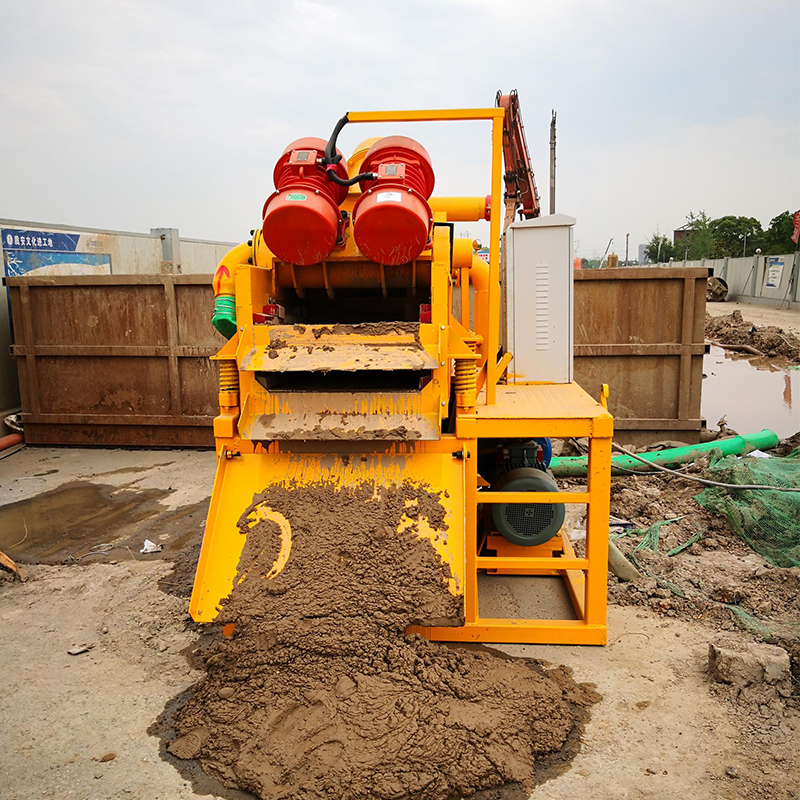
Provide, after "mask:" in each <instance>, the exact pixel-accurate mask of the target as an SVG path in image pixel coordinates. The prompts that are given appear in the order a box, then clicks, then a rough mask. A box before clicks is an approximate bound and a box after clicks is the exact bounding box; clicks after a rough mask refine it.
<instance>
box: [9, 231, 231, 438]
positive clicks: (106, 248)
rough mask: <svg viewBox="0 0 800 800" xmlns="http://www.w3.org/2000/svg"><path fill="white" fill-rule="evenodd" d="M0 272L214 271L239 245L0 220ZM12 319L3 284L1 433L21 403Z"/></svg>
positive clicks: (159, 233)
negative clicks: (6, 421)
mask: <svg viewBox="0 0 800 800" xmlns="http://www.w3.org/2000/svg"><path fill="white" fill-rule="evenodd" d="M0 231H2V251H3V264H2V273H1V274H2V276H3V277H4V278H6V277H22V276H30V277H34V276H36V277H44V276H58V275H98V276H99V275H182V274H183V275H185V274H190V275H194V274H204V275H208V274H209V273H212V272H214V270H215V269H216V267H217V264H218V263H219V261H220V259H221V258H222V256H223V255H224V254H225V253H226V252H227V251H228V250H229V249H230V248H231V247H232V246H233V245H234V244H235V243H234V242H216V241H206V240H202V239H186V238H181V236H180V234H179V231H178V229H177V228H152V229H151V230H150V232H149V233H134V232H130V231H114V230H106V229H101V228H86V227H81V226H68V225H57V224H51V223H42V222H29V221H25V220H14V219H0ZM12 328H13V322H12V320H11V318H10V303H9V298H8V293H7V290H6V288H5V287H4V286H3V287H0V435H2V434H4V433H7V432H8V428H7V427H6V426H5V425H4V424H3V418H4V417H5V416H6V415H8V414H11V413H13V412H15V411H18V410H19V408H20V391H19V384H18V380H17V369H16V367H15V365H14V359H13V356H12V355H11V352H10V346H11V343H12V336H13V333H12Z"/></svg>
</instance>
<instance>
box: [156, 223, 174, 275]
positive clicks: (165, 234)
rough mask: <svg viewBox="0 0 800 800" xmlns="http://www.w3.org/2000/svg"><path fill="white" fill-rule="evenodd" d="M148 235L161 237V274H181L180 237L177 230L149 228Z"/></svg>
mask: <svg viewBox="0 0 800 800" xmlns="http://www.w3.org/2000/svg"><path fill="white" fill-rule="evenodd" d="M150 233H152V234H155V235H157V236H160V237H161V272H162V273H165V272H168V273H172V274H173V275H177V274H180V272H181V237H180V234H179V233H178V229H177V228H150Z"/></svg>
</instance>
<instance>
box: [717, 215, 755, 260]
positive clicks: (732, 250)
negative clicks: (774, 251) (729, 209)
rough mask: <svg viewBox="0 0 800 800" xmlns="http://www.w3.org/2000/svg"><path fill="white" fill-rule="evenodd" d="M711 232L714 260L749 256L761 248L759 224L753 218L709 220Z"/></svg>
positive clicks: (730, 217) (728, 217) (729, 217)
mask: <svg viewBox="0 0 800 800" xmlns="http://www.w3.org/2000/svg"><path fill="white" fill-rule="evenodd" d="M711 230H712V232H713V234H714V252H713V253H712V255H713V257H714V258H724V257H725V256H727V257H728V258H736V257H739V256H742V255H748V256H751V255H753V253H755V251H756V248H757V247H761V244H762V238H763V236H764V231H763V230H762V228H761V223H760V222H759V221H758V220H757V219H756V218H755V217H734V216H727V217H720V218H719V219H714V220H711ZM745 241H746V242H747V246H746V248H745Z"/></svg>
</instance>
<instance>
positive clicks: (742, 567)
mask: <svg viewBox="0 0 800 800" xmlns="http://www.w3.org/2000/svg"><path fill="white" fill-rule="evenodd" d="M167 462H170V463H167ZM54 470H57V472H56V471H54ZM213 471H214V454H213V453H208V452H189V451H183V452H177V453H173V452H171V453H163V452H162V453H155V452H146V451H137V452H131V451H121V450H117V451H88V450H79V449H63V450H55V449H47V448H25V449H23V450H21V451H19V452H18V453H15V454H13V455H12V456H10V457H8V458H5V459H0V537H2V538H3V541H4V542H5V543H6V545H5V547H4V546H3V545H2V544H0V549H6V548H7V549H6V551H7V552H10V554H11V555H14V551H13V548H10V547H8V544H15V543H16V542H18V541H19V540H20V539H22V538H23V536H25V526H26V525H27V526H28V538H29V539H30V537H31V536H34V535H35V534H34V533H32V531H39V530H40V529H41V528H42V527H44V528H46V527H47V526H49V527H50V529H51V538H54V539H58V540H59V547H58V548H57V549H56V551H53V552H50V553H42V552H41V551H42V550H47V549H48V548H47V547H44V546H43V544H42V543H43V539H41V538H37V542H38V544H37V545H36V547H37V548H38V552H37V551H35V550H32V551H31V552H30V555H31V558H30V560H31V561H33V562H36V563H33V564H31V565H30V578H29V580H28V581H27V582H26V583H24V584H23V583H20V582H18V581H15V582H12V581H10V580H8V579H5V580H2V581H0V641H2V642H3V644H4V647H3V649H2V651H0V674H2V675H3V682H4V685H3V692H2V695H0V721H2V727H3V731H4V736H3V745H4V746H3V747H2V748H0V776H2V786H3V790H2V792H1V793H0V794H2V797H3V798H9V800H27V799H28V798H42V797H52V798H147V800H150V799H151V798H152V799H153V800H169V799H170V798H183V797H195V796H205V797H212V798H245V797H247V795H245V794H243V793H241V792H232V791H230V790H225V789H223V788H222V787H220V786H219V785H215V784H214V783H213V781H211V780H210V779H208V778H205V777H204V776H203V775H202V773H198V772H197V771H196V770H195V771H194V772H193V771H192V770H191V769H187V767H186V766H185V763H186V762H182V763H180V764H179V763H178V762H176V761H175V760H174V759H173V758H172V757H171V756H170V755H169V754H168V753H167V752H166V748H165V747H164V745H163V742H162V741H161V739H160V738H159V736H158V735H157V733H158V731H157V727H158V726H157V723H156V721H157V720H158V719H159V717H161V716H162V715H163V713H164V712H165V709H167V713H169V710H170V709H174V707H175V706H176V705H178V704H179V703H180V702H182V701H183V698H184V697H185V693H186V692H187V690H189V689H190V687H191V686H192V685H193V684H194V683H195V682H196V681H197V680H198V679H199V678H200V677H201V674H202V673H201V672H200V671H199V669H198V667H199V666H200V659H199V657H200V655H201V654H202V652H203V651H205V649H206V648H207V647H208V646H209V645H210V644H211V638H212V637H210V636H209V635H207V634H204V633H203V630H202V629H201V628H200V627H199V626H196V625H195V624H194V623H192V622H191V621H190V620H189V619H188V615H187V613H186V605H187V601H186V593H187V590H188V587H189V586H190V584H191V580H192V565H193V561H194V558H195V557H196V556H195V553H196V547H197V542H198V541H199V534H200V528H201V525H202V522H203V509H204V504H206V503H207V500H208V495H209V493H210V488H211V484H212V480H213ZM632 480H633V479H630V478H626V479H623V480H622V481H616V482H615V497H614V509H615V512H616V513H617V514H618V515H619V516H623V514H624V515H625V518H626V519H630V520H632V521H634V522H636V523H637V524H638V523H644V522H647V521H650V520H651V519H653V518H654V517H656V516H659V518H664V517H663V516H660V515H662V512H673V511H677V512H680V511H681V510H682V508H683V506H682V505H681V504H682V503H685V502H687V501H686V498H685V494H686V491H685V489H681V488H680V487H676V488H674V489H670V488H668V487H666V486H664V485H661V484H654V485H653V486H651V489H654V490H655V491H656V495H657V496H656V495H654V496H651V497H650V498H649V501H648V502H647V503H644V504H642V503H641V502H640V501H639V499H638V496H639V495H641V494H642V492H641V491H638V490H636V491H634V489H635V488H636V487H634V486H632V485H631V484H632ZM637 480H638V479H637ZM649 480H652V479H641V481H642V482H645V481H649ZM76 483H78V484H88V485H89V487H95V488H94V489H90V488H88V487H87V486H81V487H79V488H78V489H75V491H81V492H84V495H82V497H84V498H85V502H87V503H88V502H91V503H95V507H94V511H95V514H94V515H92V514H87V517H88V519H87V524H86V525H85V526H84V527H83V528H80V527H78V528H76V527H75V526H72V528H71V533H70V535H69V536H68V537H60V533H61V531H62V529H64V528H70V526H69V525H67V524H66V517H64V516H62V518H61V520H60V522H59V517H58V507H59V504H61V506H62V507H63V504H64V503H65V502H67V500H68V499H69V496H70V491H61V493H59V488H61V489H62V490H63V488H64V486H68V487H69V486H72V487H73V488H74V486H75V484H76ZM625 490H629V493H628V494H624V492H625ZM154 492H160V493H161V494H160V495H158V496H157V495H156V494H154ZM633 495H636V497H633ZM42 496H47V497H48V498H49V503H50V505H49V506H47V505H46V507H47V508H48V509H49V514H48V515H46V517H45V518H43V519H40V520H38V522H37V521H36V520H35V519H34V518H33V517H31V516H29V512H30V511H31V509H32V508H33V504H30V505H25V504H26V502H27V501H33V500H34V499H35V498H37V497H39V498H41V497H42ZM120 503H122V505H123V506H125V507H126V508H127V511H126V512H124V513H123V514H122V515H121V516H119V512H118V511H115V509H117V506H118V505H119V504H120ZM109 509H110V510H109ZM23 512H24V513H23ZM707 513H708V512H702V513H701V514H700V515H699V516H698V519H701V521H703V522H705V523H707V524H708V525H709V527H713V524H714V523H713V520H711V519H710V518H706V517H704V516H703V515H705V514H707ZM62 514H63V512H62ZM114 514H118V516H114ZM126 515H127V516H126ZM106 517H109V518H110V520H111V522H110V523H109V524H108V525H106V526H104V525H103V524H102V523H101V522H98V520H102V519H104V518H106ZM20 520H22V521H23V526H22V530H19V522H20ZM32 522H33V524H32ZM12 527H13V528H14V529H13V530H10V529H11V528H12ZM670 527H672V528H673V529H674V530H672V531H670ZM670 527H666V528H664V529H663V531H662V534H663V537H664V538H663V543H664V544H665V546H670V547H671V546H673V544H672V542H673V540H674V542H676V543H680V542H681V541H685V540H684V539H683V538H682V537H683V536H685V535H686V534H687V533H688V532H689V531H688V528H684V527H680V524H678V525H677V527H676V526H670ZM87 531H88V533H87ZM712 533H713V535H712V536H711V537H710V538H711V540H712V542H713V543H714V545H715V546H713V547H711V546H708V541H706V542H705V544H704V543H702V542H701V543H699V551H698V550H694V551H692V550H691V549H689V550H687V551H685V552H684V553H682V554H681V556H676V557H675V558H677V559H679V561H677V562H676V563H678V564H680V565H681V566H680V568H679V569H678V572H677V573H676V575H674V576H673V577H675V578H676V579H677V580H679V581H681V580H685V579H686V577H688V576H695V577H697V576H700V577H699V583H700V587H701V588H702V590H703V592H704V593H707V592H710V591H711V584H712V583H713V581H712V579H713V578H714V577H715V576H718V573H719V574H720V575H722V574H731V575H733V576H734V577H736V576H738V577H737V581H738V585H741V586H744V587H745V589H748V591H747V592H746V593H745V594H746V596H745V595H742V596H741V597H740V598H739V601H741V602H742V603H744V606H745V607H746V608H749V609H751V610H752V611H753V613H756V614H759V615H760V616H761V617H763V618H765V619H768V620H769V621H770V622H771V623H772V624H773V625H775V624H776V620H777V622H780V623H781V625H783V627H781V632H782V635H784V636H785V637H787V638H791V635H792V630H793V628H792V625H794V624H796V622H797V618H798V604H800V600H799V599H798V597H797V594H796V589H797V586H798V582H799V581H800V577H799V576H798V572H800V571H798V570H797V569H796V568H794V569H793V570H782V571H780V573H775V571H774V570H773V569H771V568H769V567H768V566H767V565H765V563H764V562H763V559H761V558H760V557H759V556H756V555H755V554H753V553H751V552H749V551H747V550H746V548H744V547H743V546H742V545H741V544H740V543H738V542H737V541H736V540H734V539H733V538H729V535H726V534H725V531H724V530H723V529H721V528H713V530H712ZM162 537H163V538H162ZM144 538H149V539H151V540H152V541H156V542H159V543H161V544H163V545H164V551H163V552H162V553H158V554H154V555H142V554H140V553H139V552H138V549H139V548H140V547H141V543H142V542H143V540H144ZM117 542H119V543H121V546H119V547H114V549H112V550H109V551H107V553H106V555H85V554H86V553H88V552H89V551H90V550H91V547H92V546H93V545H97V544H114V543H117ZM24 544H25V543H24V542H23V545H24ZM20 547H22V545H20ZM81 556H84V557H81ZM176 558H177V559H178V560H177V562H176V564H173V561H174V560H175V559H176ZM43 559H44V560H49V561H50V562H51V563H46V564H42V563H38V562H41V561H42V560H43ZM714 559H717V560H716V561H715V560H714ZM726 559H728V560H731V566H730V567H729V566H728V565H727V561H726ZM700 564H706V568H704V569H699V568H698V567H697V565H700ZM693 565H694V566H693ZM174 566H175V567H176V568H175V569H174V571H173V567H174ZM650 567H651V568H652V571H653V572H654V573H655V572H657V571H658V570H659V569H660V568H661V567H660V566H659V562H657V561H656V560H653V561H652V563H651V564H650ZM737 570H738V572H737ZM759 571H760V572H759ZM767 573H769V575H770V577H769V578H768V579H767V582H768V586H769V590H768V591H766V592H761V591H760V590H759V591H756V590H755V589H754V588H753V587H750V586H749V584H751V583H753V581H754V579H755V577H757V574H760V575H761V576H762V577H763V576H764V575H767ZM784 574H785V575H786V577H785V579H784V578H783V577H782V576H783V575H784ZM775 575H777V576H778V578H777V579H776V578H775V577H774V576H775ZM703 576H705V577H703ZM609 583H610V588H611V597H612V605H611V606H610V607H609V644H608V646H607V647H605V648H581V647H555V646H507V647H502V648H498V649H500V650H502V651H504V652H506V653H508V654H510V655H524V656H526V657H532V658H536V659H541V660H544V661H547V662H550V663H552V664H564V665H566V666H567V667H569V668H571V669H572V671H573V676H574V678H575V679H576V680H578V681H582V682H583V681H586V682H592V683H595V684H596V685H597V690H598V692H599V693H600V694H601V695H602V700H600V701H599V702H598V703H597V704H596V705H595V706H594V707H593V709H592V713H591V719H590V720H589V722H588V724H587V725H586V728H585V730H584V733H583V741H582V744H581V749H580V751H579V752H578V753H577V755H576V756H575V758H574V760H573V761H572V763H571V765H570V768H569V769H568V770H567V771H566V772H564V773H562V774H560V775H556V776H554V777H553V778H552V779H550V780H548V781H546V782H545V783H542V784H541V785H539V786H538V787H537V788H536V789H535V790H534V792H533V794H532V795H531V797H533V798H535V800H540V799H541V798H553V800H555V798H559V799H563V800H566V799H567V798H570V800H572V798H575V797H578V796H582V795H591V796H593V797H595V798H600V800H604V799H606V798H607V799H608V800H611V798H614V799H615V800H616V798H655V800H667V799H668V798H669V800H672V798H675V797H682V796H690V797H692V798H697V799H698V800H701V799H702V798H726V799H728V800H733V798H753V800H755V798H776V799H779V800H789V798H796V797H797V796H798V791H800V763H798V753H797V748H796V745H795V744H794V743H796V741H797V740H798V739H799V738H800V718H798V712H797V708H796V702H795V700H794V699H793V698H792V697H791V696H788V697H787V696H785V695H786V691H785V686H778V685H777V684H776V685H775V686H772V685H769V686H763V685H761V684H759V685H755V684H754V685H747V686H738V685H736V684H735V683H734V684H733V685H728V684H725V683H719V682H716V681H715V680H712V678H711V677H710V676H709V674H708V673H707V669H708V652H709V642H711V641H715V640H717V638H718V637H719V636H721V635H724V636H727V637H729V639H728V642H729V643H731V642H732V643H733V644H732V645H731V647H734V646H735V647H743V648H745V647H748V646H750V644H751V643H752V642H753V641H754V639H753V637H752V636H751V635H750V634H748V633H746V632H744V631H743V630H742V629H741V628H739V627H738V626H737V625H736V624H735V623H734V622H733V621H732V618H731V616H730V614H729V613H728V612H726V613H725V614H724V615H718V614H715V613H705V612H702V610H701V609H699V608H698V609H694V608H690V609H687V608H686V607H684V606H682V605H681V604H680V603H678V602H675V603H673V599H674V598H673V597H672V596H670V593H669V592H667V595H668V596H663V593H660V590H661V589H662V587H660V586H658V584H657V583H656V585H655V587H654V586H653V584H652V583H651V582H649V580H648V581H646V582H645V581H643V582H641V583H640V582H639V581H637V582H636V584H631V585H628V586H625V587H623V586H620V585H619V584H618V582H617V581H616V579H614V578H611V579H610V581H609ZM761 585H763V584H761V583H759V582H757V581H756V582H755V584H754V586H761ZM723 588H724V587H723ZM728 588H731V587H728ZM525 591H526V592H527V593H528V594H531V591H532V590H531V588H530V587H528V588H527V589H526V590H525ZM533 591H536V590H535V589H534V590H533ZM793 592H794V593H795V594H793ZM740 594H741V592H740ZM792 598H794V599H792ZM712 599H713V598H712ZM728 599H730V598H728ZM765 600H769V601H770V602H771V603H772V606H771V607H770V608H769V609H768V610H767V609H766V607H763V606H762V607H761V609H760V610H759V603H763V602H765ZM734 602H738V601H736V600H734ZM792 604H794V605H792ZM711 605H713V603H712V604H711ZM770 615H772V616H770ZM76 646H78V647H82V646H87V647H89V649H87V650H86V651H85V652H82V653H79V654H77V655H70V654H69V653H68V650H69V649H70V648H74V647H76ZM770 652H773V651H770ZM780 652H781V653H782V652H783V651H780ZM773 655H774V653H773ZM776 658H777V657H776ZM796 689H797V684H795V685H794V690H795V691H796ZM781 692H783V694H782V693H781ZM789 694H791V692H789ZM112 753H113V757H111V754H112ZM179 769H180V771H179ZM507 797H508V800H511V798H512V797H513V798H514V800H520V798H521V797H522V795H520V794H519V793H517V794H516V795H512V794H509V795H507ZM504 800H505V798H504Z"/></svg>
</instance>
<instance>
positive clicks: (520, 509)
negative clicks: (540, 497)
mask: <svg viewBox="0 0 800 800" xmlns="http://www.w3.org/2000/svg"><path fill="white" fill-rule="evenodd" d="M492 490H493V491H496V492H531V493H534V492H557V491H558V485H557V484H556V481H555V478H553V476H552V475H551V474H550V473H548V472H544V471H543V470H540V469H536V468H534V467H519V468H518V469H512V470H511V471H510V472H507V473H506V474H505V475H503V477H502V478H501V479H500V480H499V481H498V482H497V483H496V484H495V485H494V486H492ZM479 499H480V495H479ZM531 499H533V498H531ZM564 515H565V514H564V504H563V503H495V504H494V507H493V508H492V518H493V519H494V524H495V526H496V527H497V530H498V532H499V533H500V534H501V535H502V536H503V538H504V539H508V541H509V542H513V543H514V544H519V545H525V546H533V545H537V544H543V543H544V542H546V541H549V540H550V539H552V538H553V537H554V536H555V535H556V534H557V533H558V532H559V530H561V526H562V525H563V524H564Z"/></svg>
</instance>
